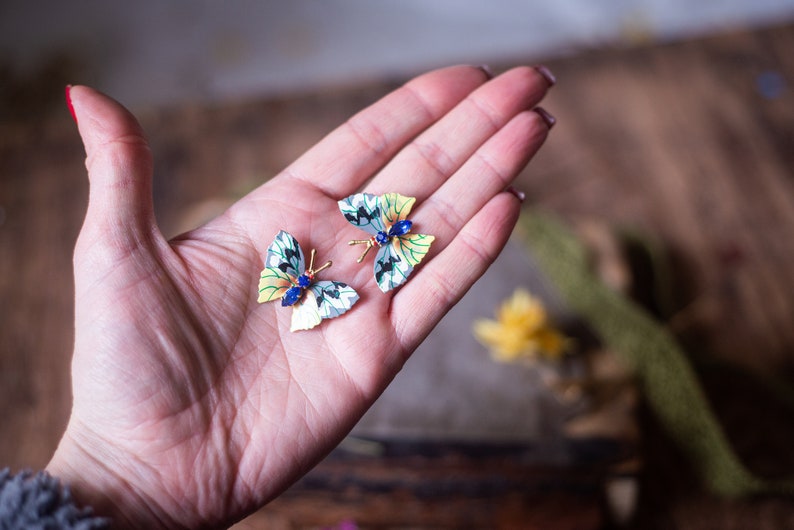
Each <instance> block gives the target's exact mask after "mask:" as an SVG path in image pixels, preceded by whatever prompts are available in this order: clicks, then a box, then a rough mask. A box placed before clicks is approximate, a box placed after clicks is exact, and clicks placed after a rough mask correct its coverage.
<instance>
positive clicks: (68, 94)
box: [66, 85, 77, 123]
mask: <svg viewBox="0 0 794 530" xmlns="http://www.w3.org/2000/svg"><path fill="white" fill-rule="evenodd" d="M71 92H72V85H66V106H67V107H69V114H71V115H72V119H73V120H74V122H75V123H77V115H76V114H75V113H74V105H72V94H71Z"/></svg>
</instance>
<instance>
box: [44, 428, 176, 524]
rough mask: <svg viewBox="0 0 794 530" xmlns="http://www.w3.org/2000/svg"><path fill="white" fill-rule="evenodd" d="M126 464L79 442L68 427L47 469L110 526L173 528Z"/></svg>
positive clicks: (96, 448)
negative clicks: (135, 482)
mask: <svg viewBox="0 0 794 530" xmlns="http://www.w3.org/2000/svg"><path fill="white" fill-rule="evenodd" d="M97 445H98V444H97ZM127 467H128V466H126V465H125V464H124V463H122V462H120V461H119V459H118V458H116V457H115V456H114V455H113V454H112V451H110V450H108V448H107V447H101V448H99V447H91V446H87V445H85V444H81V443H78V441H77V440H76V439H75V437H74V436H72V435H71V433H70V432H69V430H68V429H67V432H66V434H64V436H63V438H62V439H61V441H60V443H59V444H58V448H57V449H56V451H55V454H54V455H53V457H52V459H51V460H50V462H49V464H47V467H46V471H47V472H48V473H49V474H50V475H52V476H53V477H56V478H57V479H59V480H60V481H61V483H62V484H63V485H64V486H68V488H69V490H70V491H71V494H72V497H73V498H74V499H75V501H76V503H77V504H78V505H80V506H86V507H90V508H91V509H92V510H93V511H94V513H95V514H96V515H97V516H101V517H107V518H109V519H110V520H111V523H112V527H113V528H153V529H154V528H173V527H175V526H178V525H176V524H175V522H174V521H171V520H170V518H169V517H167V513H166V511H165V510H162V509H161V508H160V506H159V505H158V504H157V503H156V502H154V501H153V500H151V499H149V498H148V497H147V496H146V495H144V494H143V493H142V492H141V491H140V490H139V489H138V488H136V487H135V486H134V485H133V482H132V481H130V480H129V479H128V478H127V477H131V475H127V474H125V471H124V470H125V469H126V468H127Z"/></svg>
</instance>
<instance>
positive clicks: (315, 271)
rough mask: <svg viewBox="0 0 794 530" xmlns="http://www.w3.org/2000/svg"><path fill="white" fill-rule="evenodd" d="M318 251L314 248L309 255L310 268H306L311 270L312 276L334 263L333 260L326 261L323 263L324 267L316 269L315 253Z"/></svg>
mask: <svg viewBox="0 0 794 530" xmlns="http://www.w3.org/2000/svg"><path fill="white" fill-rule="evenodd" d="M316 253H317V250H316V249H312V253H311V256H309V268H308V269H306V270H307V271H309V274H311V276H314V275H315V274H317V273H318V272H320V271H323V270H325V269H327V268H328V267H330V266H331V265H333V264H334V262H333V261H326V262H325V264H323V266H322V267H320V268H319V269H317V270H314V255H315V254H316Z"/></svg>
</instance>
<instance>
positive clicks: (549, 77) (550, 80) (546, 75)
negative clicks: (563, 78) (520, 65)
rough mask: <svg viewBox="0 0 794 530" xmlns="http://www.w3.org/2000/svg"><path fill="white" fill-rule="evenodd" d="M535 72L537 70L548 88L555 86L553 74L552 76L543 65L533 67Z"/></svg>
mask: <svg viewBox="0 0 794 530" xmlns="http://www.w3.org/2000/svg"><path fill="white" fill-rule="evenodd" d="M535 70H537V72H538V73H539V74H540V75H542V76H543V78H544V79H545V80H546V82H547V83H548V84H549V86H554V85H556V84H557V78H556V77H554V74H552V73H551V70H549V69H548V67H546V66H545V65H543V64H539V65H537V66H535Z"/></svg>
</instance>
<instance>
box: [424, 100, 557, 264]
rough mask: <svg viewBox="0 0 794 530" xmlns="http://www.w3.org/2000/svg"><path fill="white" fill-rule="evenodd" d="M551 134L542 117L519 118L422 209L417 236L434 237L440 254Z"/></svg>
mask: <svg viewBox="0 0 794 530" xmlns="http://www.w3.org/2000/svg"><path fill="white" fill-rule="evenodd" d="M548 133H549V122H547V121H546V118H545V117H544V116H543V115H542V114H540V113H538V112H536V111H524V112H522V113H520V114H518V115H517V116H515V117H514V118H513V119H512V120H511V121H510V122H509V123H508V124H507V125H505V126H504V127H503V128H502V129H501V130H499V131H498V132H497V133H496V134H494V135H493V136H492V137H491V138H489V139H488V141H486V142H485V143H484V144H483V145H482V146H481V147H480V148H479V149H478V150H477V151H476V152H475V153H474V154H472V156H471V157H469V159H468V160H467V161H466V162H465V163H464V164H463V166H461V167H460V169H458V171H456V172H455V174H453V175H452V176H451V177H450V178H449V179H448V180H447V181H446V182H444V183H443V184H442V185H441V187H439V188H438V189H437V190H436V191H435V193H433V194H432V195H431V196H430V197H428V198H427V199H426V200H425V201H424V202H423V203H421V204H420V205H419V207H418V208H417V209H416V213H415V214H414V215H413V220H414V222H415V223H416V227H417V230H418V231H422V232H423V233H429V234H433V235H434V236H435V237H436V242H435V243H434V245H435V247H436V248H435V249H434V250H435V251H436V252H437V251H439V250H441V249H443V247H444V246H445V245H447V244H448V243H449V242H451V241H452V240H453V239H454V238H455V237H456V235H457V233H458V232H459V231H460V230H461V228H462V227H463V226H465V225H466V223H467V222H468V221H469V219H471V218H472V217H474V216H475V215H476V214H477V212H479V211H480V209H481V208H482V207H483V206H485V205H486V204H487V203H488V202H489V201H491V199H492V198H493V197H495V196H496V195H497V194H499V193H501V192H502V191H504V190H505V189H506V188H507V187H508V186H510V184H511V183H512V181H513V179H514V178H515V177H516V176H517V175H518V174H519V173H520V172H521V170H522V169H523V168H524V167H525V166H526V164H527V163H528V162H529V160H530V159H531V158H532V156H534V155H535V153H536V152H537V151H538V149H540V147H541V146H542V145H543V142H544V141H545V140H546V137H547V136H548Z"/></svg>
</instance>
